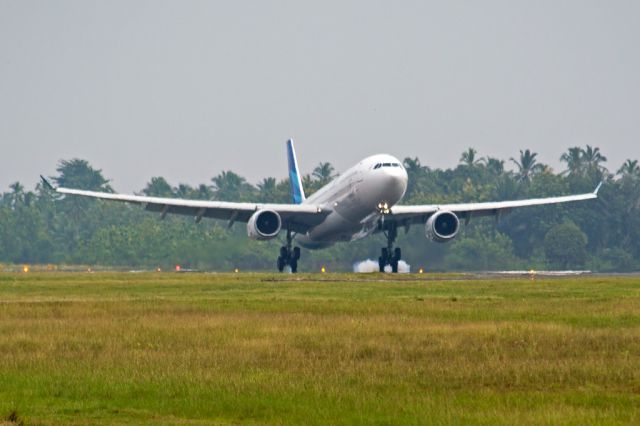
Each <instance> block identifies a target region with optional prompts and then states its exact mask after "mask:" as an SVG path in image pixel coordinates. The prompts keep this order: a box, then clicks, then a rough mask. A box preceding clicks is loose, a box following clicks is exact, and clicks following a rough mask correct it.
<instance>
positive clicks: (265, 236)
mask: <svg viewBox="0 0 640 426" xmlns="http://www.w3.org/2000/svg"><path fill="white" fill-rule="evenodd" d="M281 228H282V220H281V219H280V215H279V214H278V213H277V212H275V211H273V210H258V211H257V212H255V213H254V214H253V215H252V216H251V217H250V218H249V222H247V235H248V236H249V238H253V239H254V240H270V239H271V238H275V237H276V236H277V235H278V232H280V229H281Z"/></svg>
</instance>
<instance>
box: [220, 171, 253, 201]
mask: <svg viewBox="0 0 640 426" xmlns="http://www.w3.org/2000/svg"><path fill="white" fill-rule="evenodd" d="M211 181H212V182H213V192H214V194H215V197H216V199H217V200H221V201H246V200H248V199H249V198H250V197H251V195H252V192H253V189H254V188H253V186H251V184H249V183H248V182H247V181H246V179H245V178H243V177H242V176H240V175H238V174H236V173H234V172H232V171H231V170H228V171H223V172H222V173H220V174H219V175H218V176H216V177H214V178H212V179H211Z"/></svg>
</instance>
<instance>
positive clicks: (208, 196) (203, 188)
mask: <svg viewBox="0 0 640 426" xmlns="http://www.w3.org/2000/svg"><path fill="white" fill-rule="evenodd" d="M193 195H194V197H195V198H196V199H197V200H213V191H212V190H211V187H210V186H209V185H205V184H204V183H201V184H200V185H198V187H197V188H196V189H194V190H193Z"/></svg>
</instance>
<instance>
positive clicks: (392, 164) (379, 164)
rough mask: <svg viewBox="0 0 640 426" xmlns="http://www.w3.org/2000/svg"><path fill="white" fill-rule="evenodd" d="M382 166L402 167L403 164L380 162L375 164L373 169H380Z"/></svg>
mask: <svg viewBox="0 0 640 426" xmlns="http://www.w3.org/2000/svg"><path fill="white" fill-rule="evenodd" d="M380 167H400V168H402V165H401V164H400V163H378V164H376V165H375V166H373V169H374V170H375V169H379V168H380Z"/></svg>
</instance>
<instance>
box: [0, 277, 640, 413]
mask: <svg viewBox="0 0 640 426" xmlns="http://www.w3.org/2000/svg"><path fill="white" fill-rule="evenodd" d="M279 278H280V276H275V275H268V274H267V275H261V274H248V275H245V274H241V275H224V274H223V275H217V274H210V275H205V274H193V275H187V274H185V275H180V274H126V273H120V274H59V273H55V274H44V273H43V274H4V275H0V419H3V418H6V417H7V416H8V415H9V414H10V413H12V412H13V411H16V412H17V413H19V418H20V419H21V420H23V421H25V423H26V424H30V423H41V424H48V423H60V422H62V423H78V424H86V423H142V422H153V423H164V424H189V423H196V424H200V423H202V424H210V423H222V424H227V423H241V424H256V423H259V424H261V423H275V424H298V423H303V422H304V423H311V424H326V423H341V424H351V423H378V424H396V423H408V424H424V423H432V424H451V423H471V424H496V423H502V424H513V423H515V422H517V423H525V424H527V423H529V424H540V423H543V424H567V423H570V424H602V423H605V424H606V423H610V424H626V423H637V422H640V368H639V367H640V281H639V280H638V279H637V278H602V277H595V278H580V279H554V280H540V281H529V280H527V279H509V280H463V281H460V280H453V281H446V280H433V279H432V278H433V277H428V276H427V277H424V276H420V279H419V277H418V276H413V277H412V279H413V280H409V279H407V277H404V279H403V281H399V282H396V281H392V280H389V278H388V277H382V276H377V275H374V276H372V278H374V280H373V281H371V282H367V281H362V277H356V279H357V280H358V282H354V281H350V280H353V279H354V276H353V275H338V276H329V277H327V276H324V275H323V276H316V275H311V276H303V277H301V278H302V279H301V280H299V279H297V280H285V281H280V280H279ZM327 278H328V279H327ZM319 279H322V280H325V281H318V280H319Z"/></svg>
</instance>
